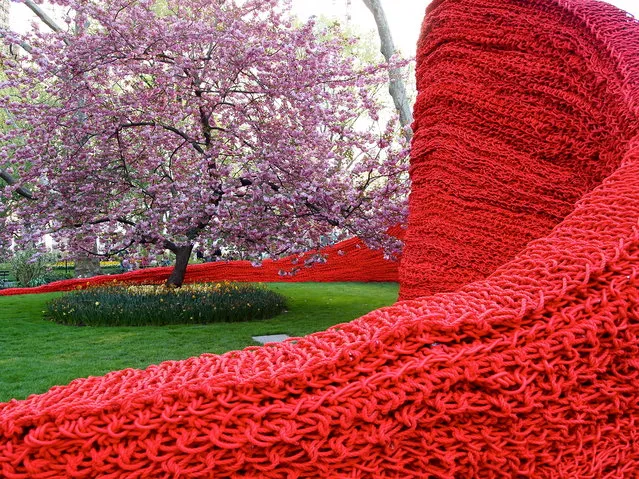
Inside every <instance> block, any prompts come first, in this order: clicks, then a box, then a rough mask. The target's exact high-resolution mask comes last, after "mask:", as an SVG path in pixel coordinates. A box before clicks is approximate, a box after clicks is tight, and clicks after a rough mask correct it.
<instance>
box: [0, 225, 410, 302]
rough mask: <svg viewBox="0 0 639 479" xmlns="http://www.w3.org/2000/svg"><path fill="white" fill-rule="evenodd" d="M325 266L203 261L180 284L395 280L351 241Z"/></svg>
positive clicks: (49, 288)
mask: <svg viewBox="0 0 639 479" xmlns="http://www.w3.org/2000/svg"><path fill="white" fill-rule="evenodd" d="M390 232H391V233H392V234H394V235H395V236H396V237H401V236H402V234H403V230H402V229H401V228H399V227H395V228H392V229H391V230H390ZM321 254H322V255H323V256H324V257H325V259H326V262H325V263H320V264H313V265H312V266H309V265H307V264H306V260H307V259H309V258H310V257H311V256H312V253H307V254H305V255H301V256H290V257H288V258H283V259H281V260H277V261H272V260H266V261H264V262H263V263H262V265H261V266H259V267H255V266H253V265H252V264H251V263H250V262H248V261H221V262H218V263H203V264H197V265H191V266H189V267H188V268H187V273H186V276H185V282H187V283H199V282H206V281H247V282H263V283H273V282H280V281H281V282H321V283H322V282H323V283H332V282H341V281H344V282H365V283H368V282H382V281H389V282H397V281H398V276H399V273H398V269H399V268H398V266H399V263H398V262H397V261H391V260H388V259H385V258H384V255H383V253H382V252H380V251H375V250H371V249H369V248H368V247H367V246H366V245H365V244H364V243H363V242H362V241H361V240H360V239H358V238H351V239H348V240H346V241H342V242H340V243H337V244H335V245H333V246H330V247H327V248H324V249H322V250H321ZM171 269H172V268H171V267H166V268H148V269H143V270H138V271H131V272H129V273H123V274H116V275H104V276H96V277H93V278H87V279H70V280H64V281H56V282H54V283H49V284H45V285H43V286H38V287H35V288H9V289H3V290H0V296H11V295H16V294H36V293H52V292H56V291H72V290H74V289H78V288H86V287H88V286H98V285H102V284H109V283H113V281H117V282H121V283H129V284H136V283H163V282H164V281H166V279H167V278H168V277H169V275H170V274H171Z"/></svg>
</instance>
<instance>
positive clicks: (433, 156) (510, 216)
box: [400, 0, 635, 299]
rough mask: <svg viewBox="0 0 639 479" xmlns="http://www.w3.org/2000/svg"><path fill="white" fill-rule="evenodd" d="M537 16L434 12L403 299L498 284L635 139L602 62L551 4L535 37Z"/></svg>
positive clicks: (424, 57) (422, 78)
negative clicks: (490, 280)
mask: <svg viewBox="0 0 639 479" xmlns="http://www.w3.org/2000/svg"><path fill="white" fill-rule="evenodd" d="M531 3H534V2H522V1H520V2H506V3H503V2H499V1H495V2H483V1H482V2H479V4H476V2H473V1H470V0H469V1H468V2H452V3H450V2H441V1H435V2H434V4H433V5H432V7H431V12H432V13H431V16H430V18H429V19H428V20H427V21H426V23H425V24H424V31H423V35H422V38H421V41H420V45H419V53H418V59H417V60H418V73H417V78H418V89H419V100H418V102H417V106H416V108H415V124H414V129H415V139H414V144H413V153H412V164H411V166H412V171H411V178H412V181H413V192H412V196H411V200H410V204H411V216H410V225H409V231H408V234H407V236H406V246H405V250H404V257H403V266H402V268H401V271H400V281H401V284H402V286H401V291H400V298H402V299H412V298H417V297H419V296H425V295H429V294H433V293H439V292H446V291H455V290H457V289H459V288H460V287H461V286H463V285H465V284H468V283H471V282H473V281H476V280H478V279H482V278H485V277H487V276H488V275H489V274H491V273H493V272H494V271H495V270H496V269H497V267H499V266H500V265H502V264H504V263H505V262H506V261H509V260H511V259H512V258H513V257H514V256H515V255H516V254H517V253H519V252H520V251H521V250H522V249H523V248H524V246H525V245H526V244H528V243H529V242H530V241H531V240H532V239H535V238H539V237H542V236H544V235H546V234H547V233H548V232H549V231H550V230H551V229H552V228H554V227H555V226H556V225H557V223H559V222H560V221H561V220H562V219H563V218H564V217H565V216H566V215H567V214H568V213H569V212H570V211H572V210H573V208H574V206H575V202H576V201H577V200H578V199H579V198H581V197H582V196H583V194H584V193H585V192H587V191H590V190H591V189H592V188H593V187H595V186H596V185H598V184H600V183H601V181H602V180H603V178H605V177H606V176H608V175H609V174H610V173H611V172H612V171H613V170H614V169H615V168H616V167H617V166H618V164H619V161H620V159H621V157H622V155H623V152H624V150H625V149H626V148H627V143H628V141H629V140H630V138H631V137H632V135H633V134H634V129H633V127H632V125H633V124H634V123H633V122H634V120H635V119H634V118H629V117H628V115H627V113H626V110H627V107H626V106H625V104H624V103H623V102H620V101H619V100H618V98H619V94H620V92H619V85H620V81H619V78H618V77H619V74H618V73H615V75H614V76H612V77H611V76H609V75H610V74H609V72H608V71H606V70H602V68H603V66H604V65H602V62H603V63H605V60H603V59H600V58H598V57H597V54H596V53H597V52H600V51H601V50H602V48H601V47H600V46H599V45H597V44H593V43H592V42H589V43H588V42H586V41H585V40H584V39H583V38H582V33H581V32H582V31H583V25H580V24H579V23H578V22H576V21H575V20H574V19H568V18H566V14H561V15H558V14H557V12H556V9H553V8H550V7H546V6H545V4H544V2H536V3H537V4H538V7H537V8H536V12H535V14H534V19H535V22H534V24H528V23H529V19H530V18H531V13H530V4H531ZM577 3H578V2H577ZM597 8H598V10H601V8H599V7H597ZM604 10H605V7H604ZM593 12H595V11H594V10H593ZM604 15H605V14H604ZM624 22H625V23H630V20H625V19H624ZM524 25H525V27H526V28H525V30H524V29H523V26H524ZM608 28H610V27H609V26H608V25H606V29H608ZM615 28H625V27H624V26H615ZM606 33H608V31H607V30H606ZM599 34H600V35H601V33H599Z"/></svg>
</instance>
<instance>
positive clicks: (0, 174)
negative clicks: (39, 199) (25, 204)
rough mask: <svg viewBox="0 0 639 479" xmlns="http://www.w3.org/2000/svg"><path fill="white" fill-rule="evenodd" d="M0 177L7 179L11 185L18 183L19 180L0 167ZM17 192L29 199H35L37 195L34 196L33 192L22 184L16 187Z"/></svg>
mask: <svg viewBox="0 0 639 479" xmlns="http://www.w3.org/2000/svg"><path fill="white" fill-rule="evenodd" d="M0 178H2V179H3V180H4V181H6V182H7V184H8V185H9V186H15V185H17V184H18V180H16V179H15V178H14V177H13V176H11V175H10V174H9V173H8V172H7V171H6V170H2V169H0ZM15 192H16V193H17V194H19V195H20V196H22V197H24V198H26V199H28V200H33V199H35V197H34V196H33V193H31V192H30V191H29V190H27V189H26V188H24V187H22V186H18V187H17V188H16V189H15Z"/></svg>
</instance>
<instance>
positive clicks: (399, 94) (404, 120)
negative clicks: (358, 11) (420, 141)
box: [363, 0, 413, 140]
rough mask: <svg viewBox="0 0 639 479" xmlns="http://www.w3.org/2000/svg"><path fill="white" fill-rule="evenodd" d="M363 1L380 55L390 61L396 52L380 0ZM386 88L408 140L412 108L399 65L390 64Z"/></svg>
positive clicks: (411, 121) (410, 131)
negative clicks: (372, 24) (371, 19)
mask: <svg viewBox="0 0 639 479" xmlns="http://www.w3.org/2000/svg"><path fill="white" fill-rule="evenodd" d="M363 2H364V4H365V5H366V7H367V8H368V9H369V10H370V11H371V13H372V14H373V17H374V18H375V24H376V25H377V32H378V33H379V39H380V43H381V52H382V55H384V58H385V59H386V61H388V62H391V61H392V58H393V56H394V55H395V54H396V53H397V49H396V48H395V42H394V41H393V35H392V33H391V30H390V26H389V24H388V19H387V18H386V13H385V12H384V7H382V2H381V0H363ZM388 90H389V92H390V95H391V97H392V98H393V103H395V108H396V109H397V112H398V113H399V119H400V122H401V124H402V126H403V127H404V134H405V135H406V138H407V139H408V140H410V139H411V138H412V137H413V132H412V130H411V124H412V123H413V108H412V104H411V101H410V100H409V99H408V95H407V94H406V85H405V84H404V77H403V74H402V69H401V66H399V65H397V66H392V67H391V68H390V70H389V82H388Z"/></svg>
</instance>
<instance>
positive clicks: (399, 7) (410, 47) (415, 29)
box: [10, 0, 639, 57]
mask: <svg viewBox="0 0 639 479" xmlns="http://www.w3.org/2000/svg"><path fill="white" fill-rule="evenodd" d="M292 1H293V7H294V11H295V12H296V13H297V15H298V16H299V17H300V18H302V19H306V18H308V17H309V16H311V15H316V16H322V15H324V16H329V17H336V18H338V19H341V20H343V21H345V20H346V3H347V0H292ZM350 1H351V14H352V23H353V27H355V29H356V30H360V31H362V32H366V31H370V30H373V31H376V30H375V23H374V21H373V16H372V14H371V13H370V12H369V11H368V9H367V8H366V7H365V6H364V2H362V0H350ZM606 1H607V2H608V3H612V4H613V5H616V6H617V7H619V8H621V9H623V10H626V11H627V12H630V13H632V14H633V15H634V16H635V17H637V18H639V0H606ZM429 3H430V0H382V5H383V6H384V10H385V11H386V15H387V17H388V22H389V23H390V27H391V32H392V34H393V37H394V40H395V43H396V46H397V48H398V49H399V50H400V51H401V53H402V54H404V55H405V56H407V57H412V56H414V55H415V47H416V45H417V38H418V36H419V31H420V26H421V22H422V19H423V18H424V13H425V11H426V7H427V6H428V4H429ZM44 8H45V9H46V4H45V5H44ZM32 18H34V17H33V14H32V13H31V12H30V11H29V10H28V9H27V8H26V7H25V6H24V5H22V4H18V3H15V2H11V15H10V24H11V27H12V29H14V30H16V31H20V32H22V31H25V30H26V29H28V28H29V24H30V21H31V19H32Z"/></svg>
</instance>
